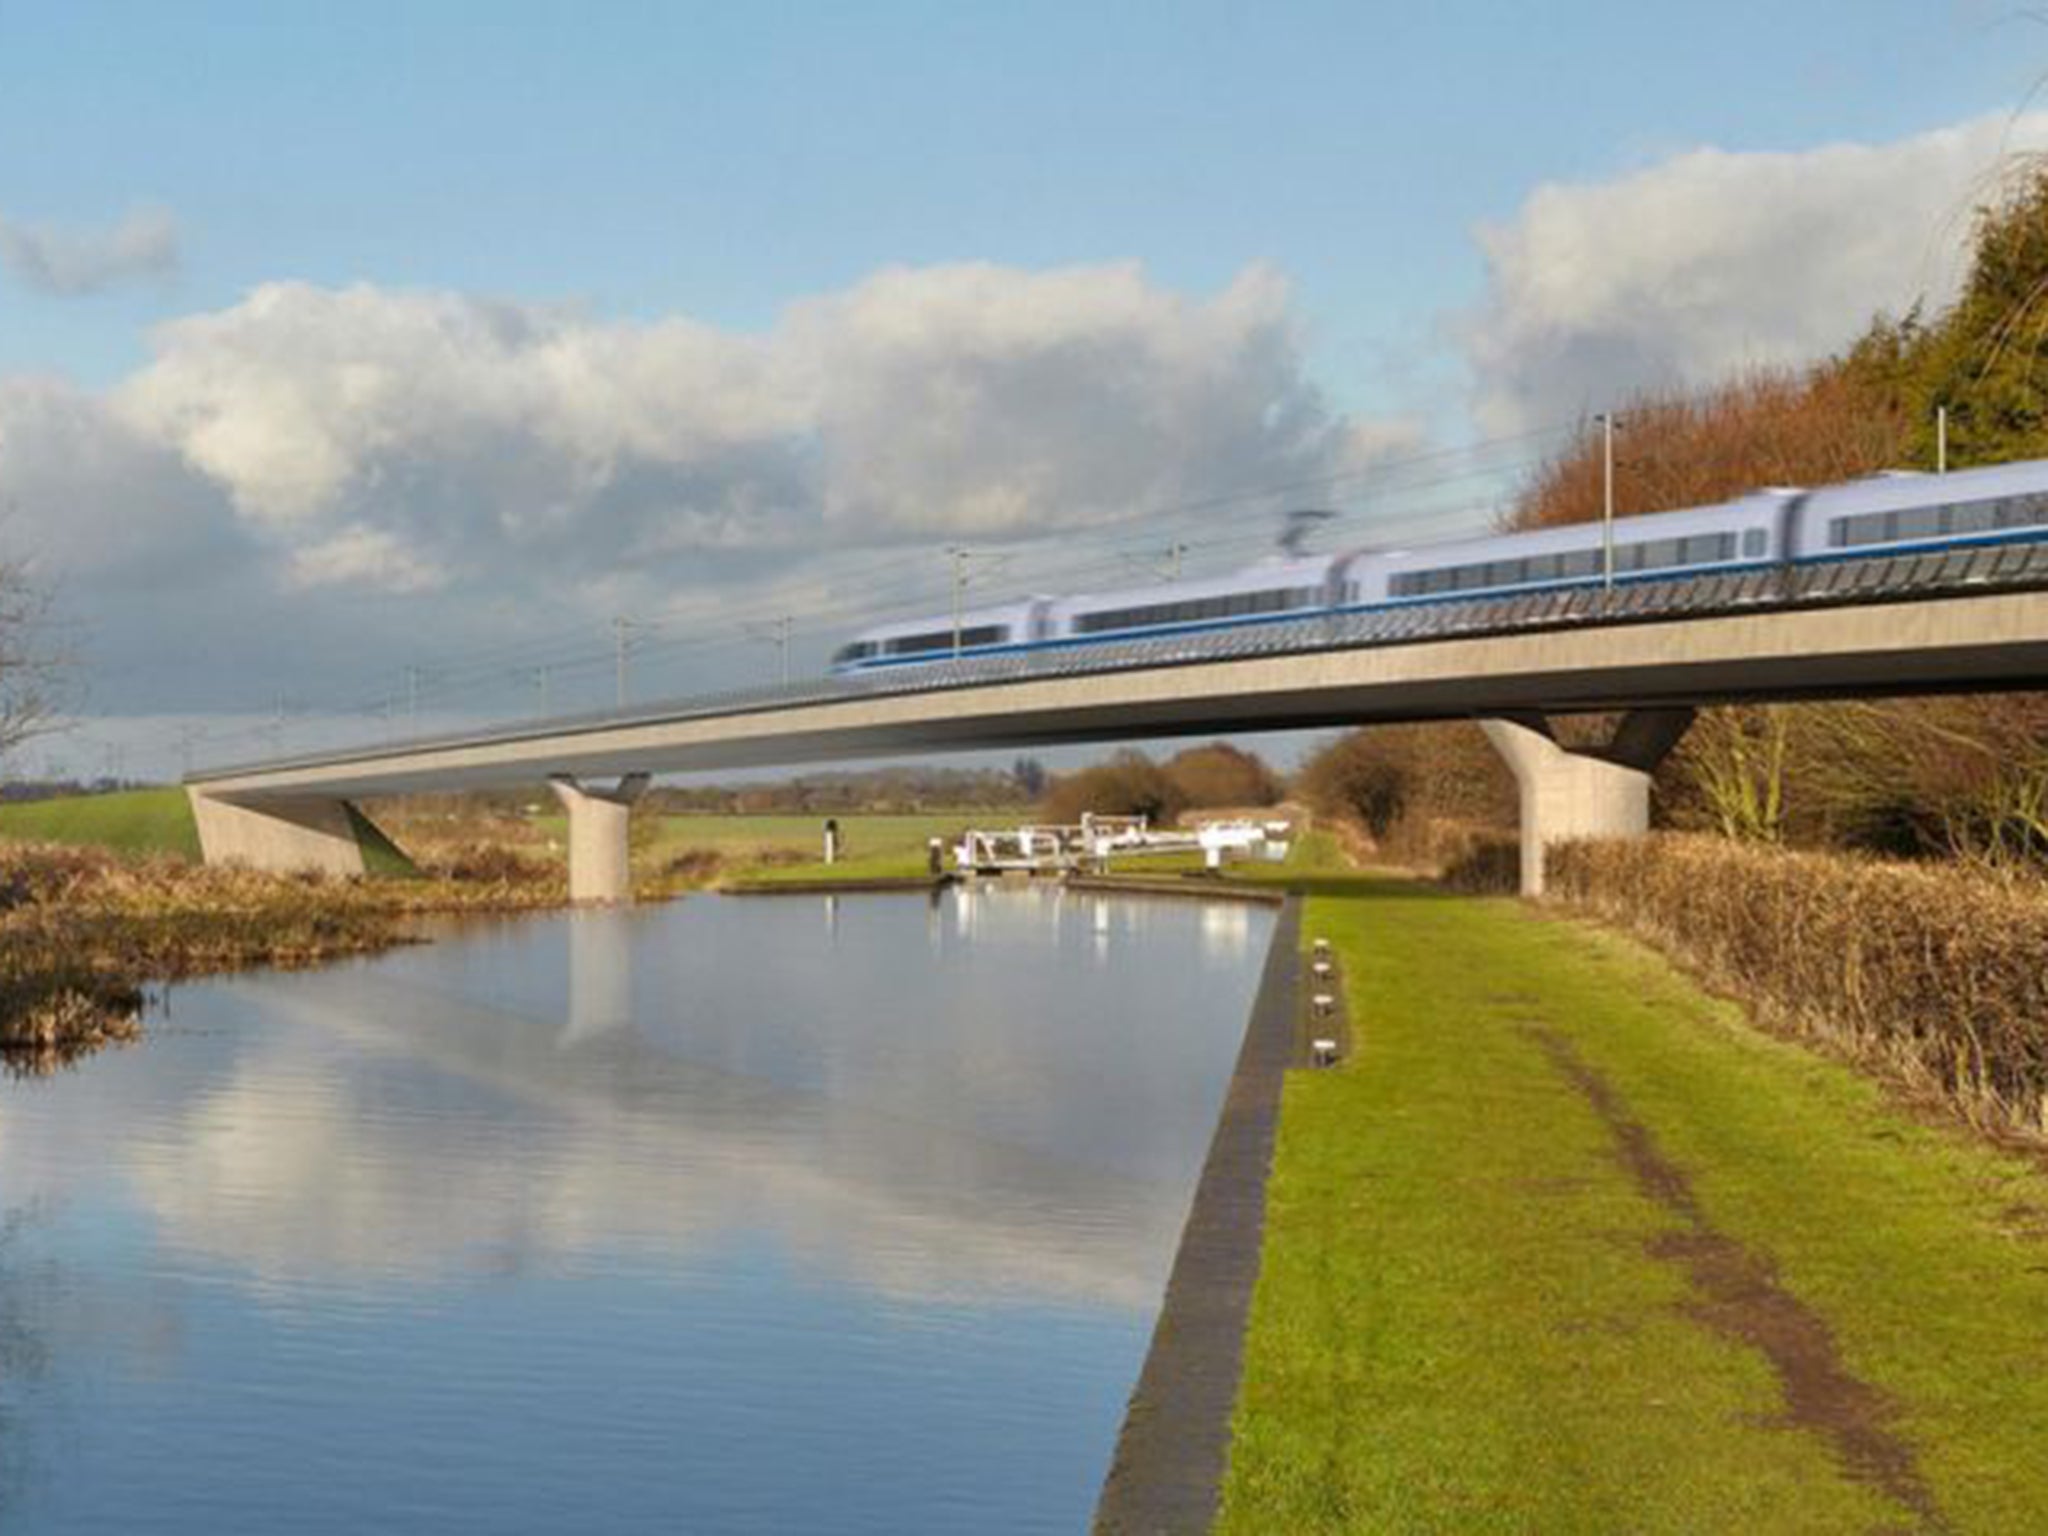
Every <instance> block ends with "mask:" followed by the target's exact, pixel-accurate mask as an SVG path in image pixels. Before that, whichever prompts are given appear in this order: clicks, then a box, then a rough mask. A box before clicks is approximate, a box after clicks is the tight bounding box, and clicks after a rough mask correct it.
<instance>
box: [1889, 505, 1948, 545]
mask: <svg viewBox="0 0 2048 1536" xmlns="http://www.w3.org/2000/svg"><path fill="white" fill-rule="evenodd" d="M1947 514H1948V508H1947V507H1908V508H1907V509H1906V510H1904V511H1903V512H1898V513H1895V514H1894V516H1896V517H1897V519H1898V526H1897V528H1896V530H1895V531H1894V532H1893V534H1892V537H1893V538H1895V539H1932V538H1938V537H1940V536H1941V535H1942V534H1944V533H1946V532H1948V527H1947V523H1948V516H1947Z"/></svg>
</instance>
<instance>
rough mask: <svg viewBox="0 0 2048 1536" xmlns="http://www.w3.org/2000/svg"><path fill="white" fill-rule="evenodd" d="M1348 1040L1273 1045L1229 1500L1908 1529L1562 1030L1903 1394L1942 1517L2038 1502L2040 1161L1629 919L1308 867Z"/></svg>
mask: <svg viewBox="0 0 2048 1536" xmlns="http://www.w3.org/2000/svg"><path fill="white" fill-rule="evenodd" d="M1317 890H1318V892H1319V894H1317V895H1315V896H1314V897H1313V898H1312V899H1311V901H1310V905H1309V909H1308V912H1307V922H1306V924H1305V934H1306V935H1309V936H1314V935H1318V934H1320V935H1325V936H1328V937H1330V938H1331V939H1332V940H1333V941H1334V942H1335V943H1337V944H1338V945H1339V947H1340V949H1341V951H1342V953H1343V956H1344V959H1345V962H1346V980H1347V985H1348V989H1349V995H1350V1002H1351V1005H1352V1009H1353V1020H1354V1032H1355V1053H1354V1055H1353V1057H1352V1059H1351V1060H1350V1061H1349V1062H1347V1063H1346V1064H1345V1065H1344V1066H1343V1067H1341V1068H1339V1069H1338V1070H1335V1071H1329V1072H1319V1073H1304V1074H1296V1075H1294V1076H1292V1077H1291V1078H1290V1080H1289V1082H1288V1084H1287V1087H1286V1090H1285V1098H1284V1109H1283V1116H1282V1121H1281V1126H1280V1139H1279V1145H1278V1148H1277V1151H1276V1156H1275V1165H1274V1172H1273V1177H1272V1182H1271V1185H1270V1186H1269V1208H1268V1228H1267V1235H1266V1244H1265V1252H1264V1259H1263V1266H1262V1270H1261V1275H1260V1280H1259V1287H1258V1292H1257V1295H1256V1298H1255V1300H1254V1305H1253V1316H1252V1320H1251V1326H1250V1330H1249V1333H1248V1336H1247V1340H1246V1357H1245V1374H1244V1380H1243V1383H1242V1386H1241V1389H1240V1396H1239V1403H1238V1410H1237V1417H1236V1421H1235V1437H1234V1444H1233V1450H1232V1459H1231V1467H1230V1472H1229V1476H1228V1479H1227V1482H1226V1487H1225V1506H1224V1512H1223V1516H1222V1518H1221V1520H1220V1522H1219V1529H1220V1530H1223V1531H1226V1532H1245V1533H1249V1532H1261V1533H1263V1532H1271V1531H1288V1532H1317V1531H1374V1532H1382V1531H1384V1532H1400V1531H1417V1532H1421V1531H1432V1532H1433V1531H1459V1532H1465V1531H1482V1532H1487V1531H1528V1532H1545V1533H1549V1532H1561V1531H1567V1532H1568V1531H1631V1532H1636V1531H1641V1532H1656V1531H1671V1532H1678V1531H1742V1530H1770V1531H1774V1532H1775V1531H1799V1532H1807V1531H1857V1532H1863V1531H1871V1530H1879V1529H1885V1530H1889V1529H1901V1528H1912V1522H1911V1520H1910V1519H1909V1518H1908V1517H1907V1515H1906V1513H1905V1512H1904V1511H1903V1510H1902V1509H1901V1508H1900V1507H1899V1506H1897V1505H1896V1504H1893V1503H1892V1502H1890V1501H1889V1500H1888V1499H1887V1498H1886V1497H1885V1496H1884V1495H1882V1494H1881V1493H1880V1492H1879V1491H1878V1490H1877V1489H1875V1488H1873V1487H1871V1486H1869V1485H1867V1484H1865V1483H1862V1482H1858V1481H1856V1480H1854V1479H1852V1478H1850V1477H1848V1476H1847V1475H1846V1474H1845V1473H1844V1472H1843V1471H1842V1469H1841V1466H1840V1464H1839V1462H1838V1461H1837V1459H1836V1457H1835V1456H1834V1455H1833V1454H1832V1451H1831V1447H1830V1446H1829V1444H1828V1443H1827V1441H1826V1440H1825V1439H1824V1438H1823V1437H1822V1436H1821V1435H1820V1434H1818V1433H1816V1432H1812V1431H1809V1430H1806V1429H1801V1428H1797V1427H1794V1426H1792V1425H1791V1424H1789V1423H1788V1421H1787V1415H1786V1409H1785V1403H1784V1400H1783V1396H1782V1391H1781V1387H1780V1384H1779V1381H1778V1378H1777V1376H1776V1375H1775V1374H1774V1373H1773V1371H1772V1370H1771V1369H1770V1367H1769V1365H1768V1362H1767V1361H1766V1359H1765V1357H1764V1355H1763V1354H1762V1353H1761V1352H1760V1351H1759V1350H1758V1349H1756V1348H1754V1347H1752V1346H1749V1345H1747V1344H1744V1343H1741V1342H1738V1341H1736V1340H1733V1339H1731V1338H1730V1337H1729V1336H1728V1335H1727V1334H1725V1333H1723V1332H1718V1331H1715V1330H1713V1329H1711V1328H1709V1327H1708V1326H1706V1325H1705V1323H1704V1322H1703V1321H1702V1320H1701V1313H1700V1312H1699V1310H1698V1308H1697V1305H1696V1303H1697V1301H1698V1298H1697V1296H1696V1295H1695V1294H1694V1292H1693V1290H1692V1281H1691V1279H1690V1277H1689V1275H1688V1272H1687V1271H1686V1270H1685V1269H1684V1268H1682V1267H1681V1266H1679V1265H1678V1264H1675V1263H1673V1262H1670V1261H1668V1260H1666V1259H1660V1258H1658V1257H1656V1256H1655V1255H1653V1254H1652V1252H1651V1251H1650V1250H1649V1248H1648V1247H1647V1244H1648V1243H1649V1241H1650V1240H1652V1239H1654V1238H1656V1237H1657V1236H1659V1235H1660V1234H1666V1235H1668V1234H1670V1233H1672V1232H1674V1231H1677V1230H1679V1229H1680V1226H1681V1224H1680V1221H1679V1218H1677V1217H1675V1216H1674V1215H1673V1214H1672V1213H1671V1211H1670V1210H1669V1209H1668V1208H1666V1207H1664V1206H1661V1205H1659V1204H1657V1203H1654V1202H1653V1201H1651V1200H1650V1199H1648V1198H1647V1197H1646V1196H1645V1195H1644V1194H1643V1192H1642V1191H1641V1189H1640V1188H1639V1186H1638V1185H1637V1183H1636V1181H1635V1180H1634V1178H1633V1177H1632V1176H1631V1175H1630V1174H1629V1173H1628V1172H1627V1170H1626V1169H1625V1167H1624V1166H1623V1165H1622V1164H1621V1162H1620V1161H1619V1160H1618V1159H1617V1157H1616V1145H1617V1144H1616V1140H1615V1136H1614V1133H1613V1132H1612V1130H1611V1129H1610V1128H1609V1127H1608V1125H1607V1124H1606V1123H1605V1122H1604V1121H1602V1119H1601V1118H1600V1117H1599V1115H1598V1114H1597V1113H1596V1112H1595V1111H1594V1110H1593V1108H1592V1106H1591V1105H1590V1103H1589V1102H1588V1100H1587V1099H1586V1097H1585V1096H1584V1094H1583V1093H1582V1092H1581V1091H1580V1090H1579V1089H1578V1088H1576V1087H1575V1086H1574V1085H1573V1084H1572V1083H1571V1082H1570V1081H1569V1080H1568V1079H1567V1077H1566V1076H1565V1075H1564V1074H1563V1072H1562V1071H1561V1070H1560V1069H1559V1067H1558V1066H1557V1065H1556V1064H1555V1063H1554V1062H1553V1060H1552V1059H1551V1058H1550V1057H1549V1056H1548V1055H1546V1053H1545V1052H1544V1050H1543V1049H1542V1048H1541V1046H1540V1045H1539V1044H1538V1042H1537V1041H1536V1040H1535V1039H1534V1038H1532V1036H1531V1034H1530V1033H1529V1030H1528V1026H1529V1025H1530V1024H1531V1023H1535V1024H1538V1025H1540V1026H1542V1027H1545V1028H1548V1029H1550V1030H1553V1031H1555V1032H1556V1033H1557V1034H1559V1035H1561V1036H1563V1037H1564V1038H1566V1039H1568V1040H1569V1041H1570V1042H1571V1044H1572V1046H1573V1048H1574V1049H1575V1050H1576V1051H1577V1053H1578V1055H1579V1056H1580V1058H1581V1059H1582V1060H1583V1061H1584V1062H1585V1063H1586V1064H1587V1065H1588V1066H1589V1067H1590V1068H1592V1069H1593V1070H1594V1071H1596V1072H1597V1073H1599V1074H1600V1075H1601V1076H1602V1077H1604V1078H1605V1079H1606V1081H1607V1082H1608V1083H1609V1084H1610V1085H1611V1087H1612V1089H1613V1091H1614V1092H1615V1094H1616V1095H1617V1096H1618V1097H1619V1099H1620V1101H1621V1102H1622V1104H1623V1105H1624V1106H1625V1109H1626V1112H1627V1114H1628V1115H1630V1116H1631V1117H1632V1118H1634V1119H1635V1120H1636V1121H1638V1122H1639V1123H1641V1124H1642V1125H1643V1126H1645V1127H1646V1128H1647V1129H1648V1131H1649V1133H1650V1135H1651V1136H1652V1137H1653V1138H1654V1140H1655V1143H1656V1145H1657V1148H1658V1150H1659V1151H1660V1152H1661V1153H1662V1155H1663V1156H1664V1157H1665V1158H1666V1159H1668V1160H1669V1161H1671V1162H1673V1163H1675V1164H1676V1165H1678V1166H1679V1167H1680V1168H1681V1169H1682V1170H1683V1171H1684V1173H1685V1174H1686V1176H1687V1177H1688V1179H1689V1180H1690V1182H1691V1185H1692V1188H1693V1191H1694V1193H1695V1195H1696V1196H1697V1199H1698V1202H1699V1206H1700V1208H1701V1211H1702V1214H1703V1216H1704V1218H1705V1220H1706V1221H1707V1222H1709V1223H1710V1224H1711V1225H1712V1226H1713V1227H1715V1228H1716V1229H1718V1230H1719V1231H1720V1232H1722V1233H1725V1234H1726V1235H1728V1236H1729V1237H1731V1238H1733V1239H1735V1240H1737V1241H1739V1242H1740V1243H1742V1244H1743V1245H1744V1246H1745V1247H1747V1248H1748V1249H1749V1250H1750V1251H1751V1252H1753V1253H1756V1254H1759V1255H1761V1256H1764V1257H1765V1258H1766V1259H1767V1260H1768V1261H1769V1262H1770V1263H1771V1265H1772V1266H1773V1268H1774V1271H1775V1274H1776V1276H1777V1279H1778V1282H1779V1284H1780V1285H1781V1286H1782V1287H1783V1288H1784V1289H1785V1290H1786V1291H1788V1292H1789V1293H1790V1294H1791V1295H1792V1296H1793V1297H1794V1298H1796V1299H1797V1300H1798V1301H1800V1302H1801V1303H1803V1304H1804V1305H1805V1306H1806V1307H1807V1308H1808V1309H1810V1310H1811V1311H1812V1312H1814V1313H1816V1314H1817V1315H1818V1316H1819V1317H1820V1318H1821V1320H1822V1321H1823V1322H1824V1323H1825V1324H1826V1325H1827V1327H1828V1328H1829V1329H1830V1331H1831V1332H1832V1334H1833V1337H1834V1339H1835V1342H1836V1345H1837V1347H1838V1349H1839V1351H1840V1354H1841V1356H1842V1360H1843V1364H1844V1366H1845V1368H1846V1369H1847V1370H1848V1371H1850V1372H1851V1373H1853V1374H1854V1375H1856V1376H1858V1377H1859V1378H1861V1379H1862V1380H1863V1381H1865V1382H1868V1383H1870V1384H1871V1385H1872V1386H1874V1387H1875V1388H1877V1389H1878V1390H1879V1391H1880V1392H1882V1393H1883V1394H1885V1396H1886V1397H1888V1398H1889V1399H1890V1400H1891V1401H1892V1402H1893V1403H1894V1404H1895V1405H1896V1410H1897V1412H1896V1417H1895V1418H1894V1419H1893V1420H1892V1422H1891V1424H1890V1428H1891V1430H1892V1432H1893V1433H1894V1434H1895V1435H1897V1436H1898V1437H1900V1438H1902V1439H1903V1440H1905V1441H1906V1442H1908V1443H1909V1444H1910V1445H1911V1446H1912V1448H1913V1449H1914V1451H1915V1452H1916V1454H1917V1457H1918V1465H1919V1470H1920V1474H1921V1476H1922V1478H1923V1480H1924V1482H1925V1484H1926V1485H1927V1487H1928V1488H1929V1490H1930V1491H1931V1494H1932V1496H1933V1499H1934V1501H1935V1503H1936V1504H1937V1506H1938V1507H1939V1509H1940V1510H1941V1512H1942V1514H1943V1515H1944V1516H1945V1517H1946V1520H1947V1522H1948V1525H1949V1526H1950V1528H1952V1529H1954V1530H1958V1531H2025V1530H2031V1529H2037V1528H2038V1521H2039V1517H2040V1512H2041V1511H2042V1510H2043V1509H2048V1371H2044V1370H2043V1369H2042V1368H2041V1362H2043V1361H2044V1360H2048V1178H2044V1177H2043V1175H2042V1174H2041V1173H2040V1171H2039V1170H2038V1168H2036V1167H2035V1166H2033V1165H2031V1164H2026V1163H2022V1162H2020V1161H2018V1160H2016V1159H2013V1158H2011V1157H2007V1156H2004V1155H2001V1154H1998V1153H1996V1152H1993V1151H1990V1150H1987V1149H1985V1148H1983V1147H1981V1146H1978V1145H1976V1144H1973V1143H1969V1142H1967V1141H1966V1140H1964V1139H1963V1138H1962V1137H1961V1135H1960V1134H1958V1133H1954V1132H1950V1131H1947V1130H1936V1129H1929V1128H1925V1127H1923V1126H1920V1125H1918V1124H1916V1123H1914V1122H1913V1121H1911V1120H1909V1119H1908V1118H1906V1117H1905V1116H1904V1115H1903V1114H1901V1113H1900V1112H1898V1111H1897V1110H1895V1109H1893V1108H1891V1107H1888V1106H1887V1104H1886V1103H1885V1102H1884V1101H1883V1100H1882V1098H1881V1096H1880V1094H1879V1093H1878V1091H1877V1090H1876V1089H1875V1088H1874V1087H1873V1086H1872V1085H1871V1084H1869V1083H1868V1082H1867V1081H1865V1080H1864V1079H1862V1078H1861V1077H1859V1076H1857V1075H1856V1074H1854V1073H1852V1072H1850V1071H1848V1070H1846V1069H1844V1068H1841V1067H1839V1066H1836V1065H1834V1064H1831V1063H1828V1062H1825V1061H1822V1060H1820V1059H1818V1058H1816V1057H1815V1056H1813V1055H1811V1054H1810V1053H1808V1052H1806V1051H1804V1050H1802V1049H1800V1048H1797V1047H1794V1046H1790V1045H1787V1044H1784V1043H1781V1042H1779V1041H1776V1040H1773V1039H1770V1038H1768V1037H1765V1036H1763V1035H1762V1034H1760V1033H1758V1032H1756V1031H1755V1030H1753V1029H1751V1028H1750V1027H1749V1026H1748V1025H1746V1024H1745V1023H1744V1022H1743V1020H1742V1019H1741V1017H1740V1015H1739V1014H1738V1013H1737V1011H1736V1010H1734V1009H1733V1008H1731V1007H1730V1006H1728V1005H1726V1004H1723V1003H1719V1002H1716V1001H1713V1000H1711V999H1709V998H1707V997H1705V996H1703V995H1702V994H1701V993H1700V992H1698V990H1697V989H1695V988H1693V987H1692V986H1691V985H1690V984H1688V983H1687V982H1686V981H1685V980H1684V979H1683V978H1682V977H1680V976H1679V975H1678V974H1676V973H1675V972H1674V971H1672V970H1671V969H1670V967H1668V966H1667V965H1665V964H1664V963H1663V962H1662V961H1661V960H1659V959H1658V958H1656V957H1655V956H1654V955H1652V954H1650V953H1649V952H1648V951H1646V950H1644V949H1642V948H1641V947H1640V946H1637V945H1635V944H1633V943H1631V942H1629V941H1627V940H1624V939H1620V938H1618V937H1615V936H1613V935H1610V934H1606V933H1603V932H1598V931H1595V930H1593V929H1591V928H1589V927H1586V926H1584V925H1580V924H1575V923H1570V922H1566V921H1562V920H1558V919H1552V918H1546V917H1543V916H1540V915H1538V914H1535V913H1533V912H1531V911H1529V910H1528V909H1526V908H1524V907H1522V906H1520V905H1519V904H1516V903H1513V902H1506V901H1473V900H1466V899H1459V898H1454V897H1447V896H1442V895H1439V894H1436V893H1433V892H1430V891H1427V890H1424V889H1422V888H1420V887H1415V886H1408V885H1403V884H1401V883H1398V882H1364V881H1338V880H1325V881H1323V882H1321V883H1320V885H1318V886H1317Z"/></svg>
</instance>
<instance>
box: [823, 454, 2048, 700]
mask: <svg viewBox="0 0 2048 1536" xmlns="http://www.w3.org/2000/svg"><path fill="white" fill-rule="evenodd" d="M2041 539H2048V460H2040V459H2033V460H2028V461H2026V462H2024V463H2018V464H2004V465H2000V466H1998V467H1996V468H1992V469H1972V470H1961V471H1957V472H1955V473H1953V474H1946V475H1927V474H1912V473H1895V474H1886V475H1880V476H1877V477H1876V478H1874V479H1869V480H1856V481H1851V482H1849V483H1847V484H1843V485H1830V486H1822V487H1819V488H1817V489H1813V490H1769V491H1759V492H1757V493H1755V494H1753V495H1749V496H1743V497H1740V498H1738V499H1737V500H1734V501H1729V502H1723V503H1721V504H1719V505H1717V506H1709V507H1688V508H1685V509H1684V510H1682V511H1676V512H1656V513H1651V514H1649V515H1647V516H1642V517H1625V518H1616V519H1615V521H1614V525H1613V542H1614V580H1615V581H1616V583H1617V584H1619V583H1623V582H1636V581H1648V580H1669V579H1671V578H1672V577H1674V576H1685V575H1692V574H1695V573H1700V574H1704V573H1708V572H1717V571H1740V570H1750V569H1759V568H1769V567H1775V566H1784V565H1807V564H1815V563H1819V562H1823V561H1839V560H1856V559H1866V558H1870V557H1873V556H1878V555H1896V554H1908V553H1918V552H1922V551H1930V550H1947V549H1955V548H1964V547H1969V546H1975V545H1987V544H1999V543H2010V542H2022V541H2029V540H2041ZM1604 580H1605V559H1604V537H1603V533H1602V530H1601V525H1600V524H1599V523H1597V522H1595V523H1574V524H1572V525H1571V526H1569V527H1565V528H1547V529H1544V530H1542V531H1540V532H1535V533H1511V534H1499V535H1495V536H1492V537H1487V538H1476V539H1461V540H1457V541H1454V542H1449V543H1442V544H1431V545H1426V546H1423V547H1421V548H1417V549H1407V550H1377V549H1356V550H1350V551H1347V552H1344V553H1341V554H1336V555H1319V556H1315V557H1312V558H1311V557H1301V556H1293V557H1287V556H1276V557H1274V558H1272V559H1268V560H1264V561H1260V562H1258V563H1257V564H1254V565H1251V566H1248V567H1246V568H1245V569H1243V570H1241V571H1237V572H1235V573H1233V574H1231V575H1228V576H1219V577H1215V578H1212V579H1209V580H1203V581H1179V582H1172V583H1169V584H1163V585H1155V586H1148V587H1133V588H1126V589H1124V590H1121V591H1114V592H1088V593H1080V594H1076V595H1073V596H1069V597H1033V598H1029V599H1025V600H1021V601H1018V602H1013V603H1006V604H1002V605H1000V606H996V607H982V608H975V609H970V610H968V611H966V612H964V613H962V614H961V615H960V617H959V621H958V626H957V629H958V633H957V640H956V633H955V629H956V626H955V621H954V618H953V616H952V615H950V614H946V615H940V616H937V617H932V618H923V619H911V620H908V621H906V622H902V623H896V624H884V625H878V626H877V627H875V628H873V629H869V630H865V631H863V632H862V633H861V634H859V635H857V636H855V637H854V639H853V640H852V642H851V643H849V644H847V645H845V646H842V647H841V648H840V649H839V650H838V651H837V652H836V653H834V655H833V658H832V670H833V671H834V672H835V673H840V674H848V673H868V672H879V671H884V670H888V669H893V668H899V667H914V666H930V665H933V664H935V663H938V662H948V661H952V660H954V659H955V658H956V657H982V656H998V655H1014V654H1021V653H1028V652H1032V651H1038V650H1047V649H1054V648H1059V649H1070V648H1073V647H1077V646H1089V645H1111V644H1116V643H1120V642H1124V641H1129V640H1136V639H1150V638H1153V637H1156V636H1161V635H1176V634H1195V633H1206V632H1209V631H1213V630H1219V629H1228V628H1236V627H1240V626H1248V625H1258V624H1273V623H1281V622H1285V621H1287V620H1291V619H1300V618H1312V617H1315V616H1317V615H1319V614H1329V613H1356V612H1365V611H1368V610H1378V609H1387V608H1397V607H1408V606H1414V605H1420V604H1428V603H1443V602H1452V601H1458V602H1463V601H1469V600H1470V599H1472V598H1480V597H1495V596H1502V595H1506V594H1511V593H1523V592H1533V591H1542V590H1551V589H1562V588H1570V587H1587V586H1598V585H1600V584H1601V583H1602V582H1603V581H1604Z"/></svg>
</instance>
